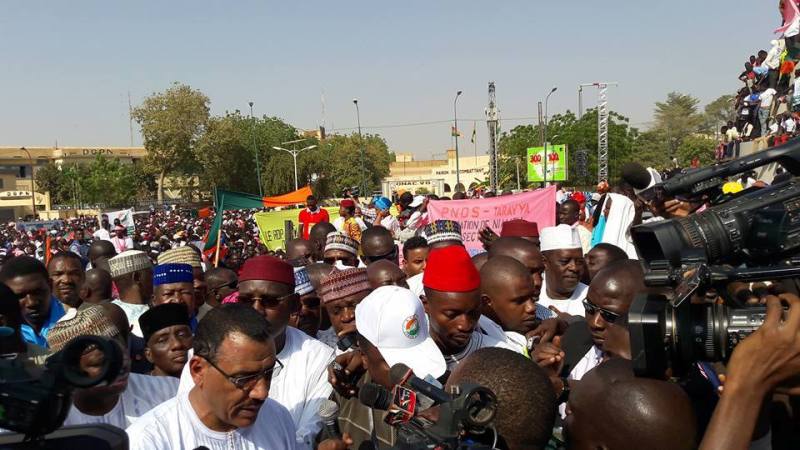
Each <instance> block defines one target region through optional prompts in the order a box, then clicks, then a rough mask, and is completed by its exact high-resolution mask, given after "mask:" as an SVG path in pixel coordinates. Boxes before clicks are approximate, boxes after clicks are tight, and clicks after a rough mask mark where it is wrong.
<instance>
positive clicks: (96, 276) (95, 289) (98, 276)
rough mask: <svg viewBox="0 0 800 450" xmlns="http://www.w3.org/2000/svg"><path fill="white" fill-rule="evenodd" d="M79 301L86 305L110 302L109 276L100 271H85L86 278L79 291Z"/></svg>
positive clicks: (105, 272)
mask: <svg viewBox="0 0 800 450" xmlns="http://www.w3.org/2000/svg"><path fill="white" fill-rule="evenodd" d="M80 295H81V299H83V301H84V302H86V303H91V304H94V305H96V304H99V303H106V302H110V301H111V274H110V273H108V272H107V271H105V270H102V269H91V270H88V271H86V278H85V280H84V282H83V285H82V286H81V290H80Z"/></svg>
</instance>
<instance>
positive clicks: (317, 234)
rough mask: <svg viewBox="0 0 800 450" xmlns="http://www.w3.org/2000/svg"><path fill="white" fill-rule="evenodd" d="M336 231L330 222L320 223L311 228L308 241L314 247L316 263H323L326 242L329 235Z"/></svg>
mask: <svg viewBox="0 0 800 450" xmlns="http://www.w3.org/2000/svg"><path fill="white" fill-rule="evenodd" d="M334 231H336V227H334V226H333V224H332V223H330V222H320V223H318V224H315V225H314V226H313V227H311V231H310V232H309V233H308V240H309V242H311V243H312V244H313V247H314V261H322V254H323V253H325V240H326V239H327V237H328V234H330V233H333V232H334Z"/></svg>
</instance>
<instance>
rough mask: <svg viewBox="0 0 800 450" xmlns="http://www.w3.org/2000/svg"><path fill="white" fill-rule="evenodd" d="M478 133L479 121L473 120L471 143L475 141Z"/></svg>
mask: <svg viewBox="0 0 800 450" xmlns="http://www.w3.org/2000/svg"><path fill="white" fill-rule="evenodd" d="M477 133H478V122H472V138H471V139H470V140H469V142H470V143H471V144H474V143H475V135H476V134H477Z"/></svg>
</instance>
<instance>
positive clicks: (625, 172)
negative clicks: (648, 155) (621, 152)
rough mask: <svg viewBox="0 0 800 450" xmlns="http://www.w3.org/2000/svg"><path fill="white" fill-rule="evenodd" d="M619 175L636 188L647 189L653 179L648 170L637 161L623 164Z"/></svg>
mask: <svg viewBox="0 0 800 450" xmlns="http://www.w3.org/2000/svg"><path fill="white" fill-rule="evenodd" d="M621 177H622V179H623V180H625V181H626V182H627V183H628V184H630V185H631V186H632V187H633V188H634V189H636V190H643V189H647V187H648V186H650V182H651V181H652V180H653V177H652V175H651V174H650V172H649V171H648V170H647V169H645V168H644V167H643V166H642V165H641V164H639V163H637V162H628V163H625V164H623V165H622V169H621Z"/></svg>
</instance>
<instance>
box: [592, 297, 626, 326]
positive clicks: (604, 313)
mask: <svg viewBox="0 0 800 450" xmlns="http://www.w3.org/2000/svg"><path fill="white" fill-rule="evenodd" d="M583 308H584V309H585V310H586V314H587V315H590V316H593V315H595V314H597V313H598V312H599V313H600V317H602V318H603V320H605V321H606V322H608V323H614V322H616V321H617V320H619V319H620V317H622V314H619V313H615V312H614V311H609V310H607V309H605V308H601V307H599V306H597V305H595V304H594V303H592V302H590V301H589V299H588V298H585V299H583Z"/></svg>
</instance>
